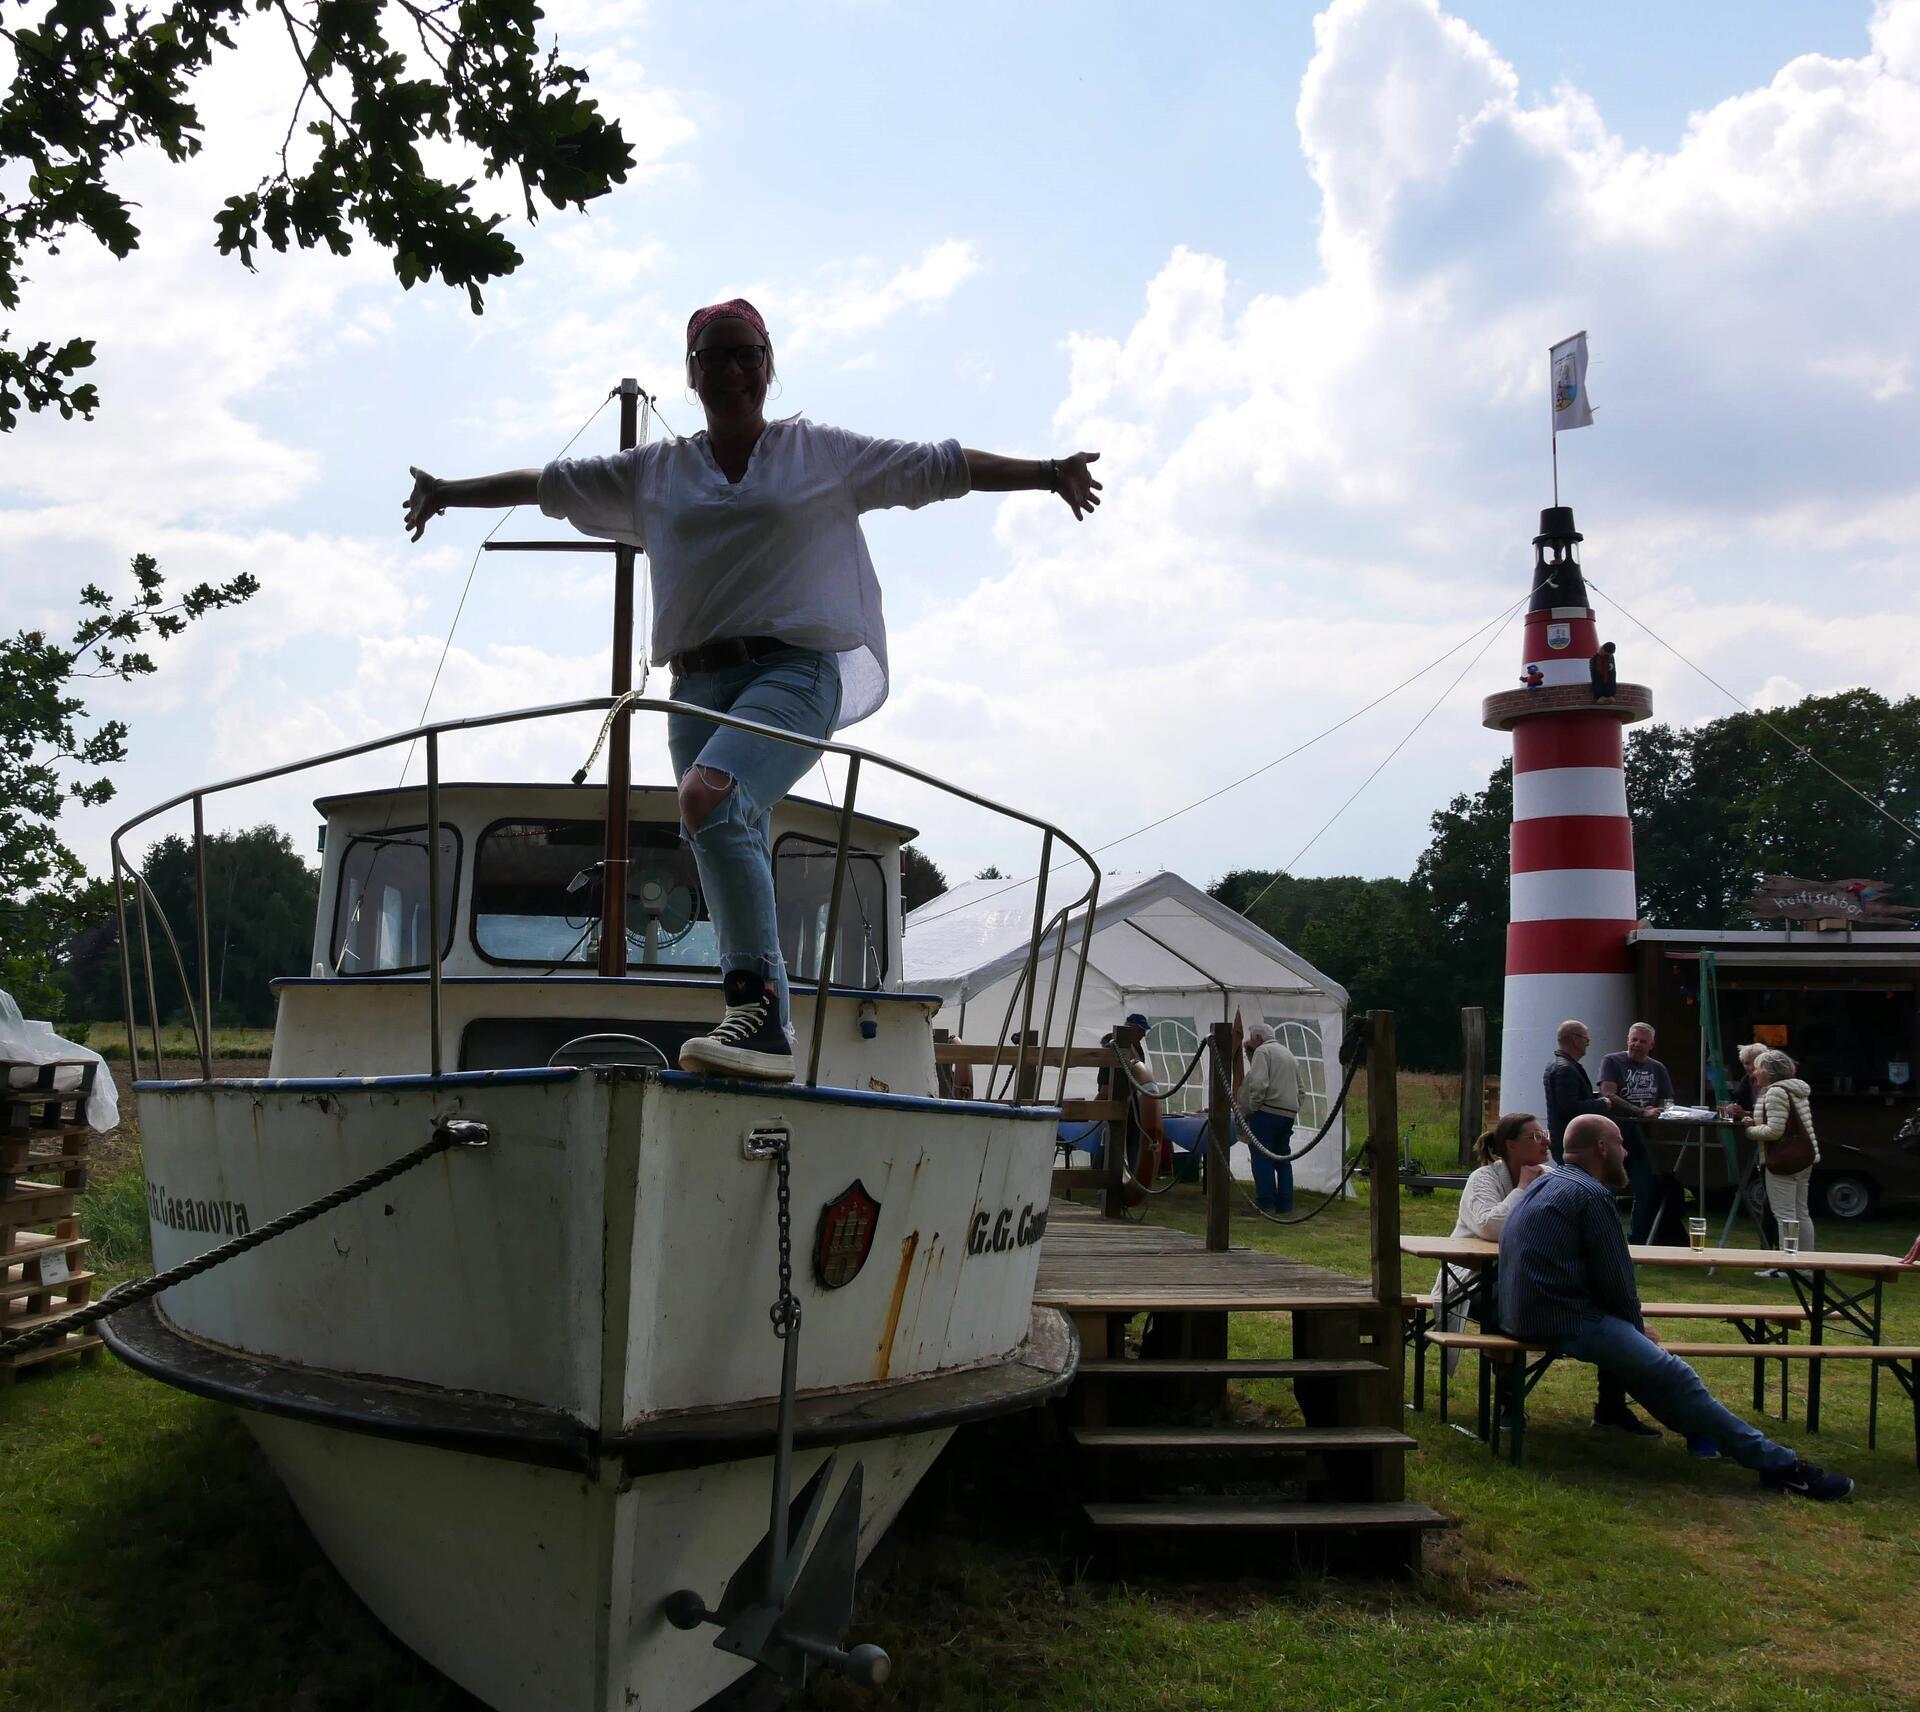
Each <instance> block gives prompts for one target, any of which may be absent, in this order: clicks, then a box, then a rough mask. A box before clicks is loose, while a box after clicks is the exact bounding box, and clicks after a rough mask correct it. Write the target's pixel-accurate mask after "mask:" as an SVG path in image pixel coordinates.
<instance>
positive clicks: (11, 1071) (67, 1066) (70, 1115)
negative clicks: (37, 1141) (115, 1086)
mask: <svg viewBox="0 0 1920 1712" xmlns="http://www.w3.org/2000/svg"><path fill="white" fill-rule="evenodd" d="M63 1070H77V1071H79V1073H80V1080H79V1085H78V1086H77V1087H73V1088H65V1089H57V1088H55V1086H54V1084H55V1082H56V1081H58V1080H59V1079H60V1073H61V1072H62V1071H63ZM99 1070H100V1065H99V1062H98V1061H97V1060H96V1059H92V1058H88V1059H77V1058H71V1059H60V1060H58V1061H56V1062H54V1063H52V1064H21V1063H19V1062H17V1061H15V1060H12V1059H4V1058H0V1134H18V1133H20V1132H21V1131H30V1130H59V1129H85V1128H86V1124H87V1096H88V1095H89V1094H91V1093H92V1092H93V1079H94V1077H95V1076H96V1075H97V1074H98V1073H99ZM16 1083H18V1084H21V1085H20V1086H16V1085H15V1084H16Z"/></svg>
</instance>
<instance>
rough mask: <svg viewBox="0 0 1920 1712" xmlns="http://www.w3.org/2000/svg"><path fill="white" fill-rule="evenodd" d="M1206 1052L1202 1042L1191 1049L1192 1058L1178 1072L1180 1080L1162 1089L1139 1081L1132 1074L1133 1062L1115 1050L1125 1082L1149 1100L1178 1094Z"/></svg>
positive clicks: (1147, 1082)
mask: <svg viewBox="0 0 1920 1712" xmlns="http://www.w3.org/2000/svg"><path fill="white" fill-rule="evenodd" d="M1206 1050H1207V1043H1206V1042H1205V1041H1204V1040H1203V1041H1201V1042H1200V1044H1199V1045H1198V1046H1196V1047H1195V1048H1194V1049H1193V1056H1192V1057H1191V1058H1190V1059H1188V1060H1187V1067H1186V1069H1184V1070H1183V1071H1181V1072H1180V1080H1179V1081H1177V1082H1172V1083H1169V1084H1168V1085H1167V1086H1166V1087H1164V1088H1163V1087H1162V1086H1161V1085H1160V1084H1159V1083H1158V1082H1154V1081H1146V1082H1143V1081H1141V1080H1140V1078H1139V1077H1138V1076H1136V1075H1135V1074H1134V1070H1133V1060H1132V1059H1131V1058H1129V1057H1128V1056H1127V1055H1126V1054H1125V1053H1124V1052H1119V1049H1118V1048H1117V1047H1116V1048H1115V1051H1116V1052H1117V1053H1118V1055H1119V1059H1120V1068H1121V1069H1123V1070H1124V1071H1126V1073H1127V1080H1128V1081H1129V1082H1131V1083H1132V1084H1133V1086H1134V1087H1135V1088H1136V1089H1138V1090H1139V1091H1140V1092H1141V1093H1143V1094H1145V1095H1146V1096H1147V1098H1148V1099H1150V1100H1170V1099H1172V1098H1173V1096H1174V1095H1175V1094H1177V1093H1179V1092H1180V1090H1181V1089H1182V1088H1184V1087H1185V1086H1186V1085H1187V1081H1188V1078H1190V1077H1191V1076H1192V1075H1193V1073H1194V1071H1195V1070H1197V1069H1198V1068H1199V1067H1200V1060H1201V1058H1202V1057H1203V1056H1205V1054H1206Z"/></svg>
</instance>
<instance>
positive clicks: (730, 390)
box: [406, 297, 1100, 1081]
mask: <svg viewBox="0 0 1920 1712" xmlns="http://www.w3.org/2000/svg"><path fill="white" fill-rule="evenodd" d="M773 372H774V369H773V341H772V339H771V338H770V337H769V335H768V333H767V324H766V322H765V321H764V320H763V319H762V318H761V315H760V312H759V310H757V309H755V308H754V307H753V305H752V304H751V303H748V302H747V301H746V300H745V299H744V298H739V297H736V298H733V299H731V300H729V301H728V302H725V303H716V304H712V305H709V306H708V307H707V308H705V309H699V310H696V311H695V312H694V314H693V316H692V318H691V319H690V320H689V321H688V322H687V381H688V384H689V385H691V386H692V387H693V389H694V391H695V392H696V393H697V394H698V395H699V399H700V404H701V407H702V409H703V410H704V411H705V412H706V418H707V426H706V429H705V431H704V432H703V433H698V434H693V435H689V436H687V437H686V438H684V439H672V440H661V441H656V442H654V443H653V444H651V445H647V446H638V447H635V448H634V449H633V450H631V451H626V452H617V453H615V454H614V455H613V456H611V457H605V458H562V459H558V460H556V461H555V462H553V463H551V464H548V465H547V466H546V467H545V468H544V469H523V470H509V471H505V472H503V473H501V474H498V475H491V476H478V477H475V478H473V479H472V480H468V481H441V480H439V479H437V478H436V477H434V476H430V475H428V474H427V473H426V472H425V471H424V470H420V469H414V470H412V471H410V473H411V474H412V476H413V478H414V481H413V492H412V493H411V494H410V495H409V496H408V499H407V501H406V527H407V528H408V529H409V530H411V531H412V533H413V539H414V540H416V541H417V540H419V539H420V536H421V533H422V532H423V531H424V530H425V528H426V526H427V522H428V520H429V519H430V518H432V517H435V516H437V515H438V514H439V513H441V512H443V511H445V510H446V509H447V508H448V507H449V506H455V505H457V506H476V507H482V508H492V507H498V506H507V505H529V504H533V503H536V502H537V503H538V504H539V506H540V509H541V510H542V511H544V512H545V513H546V514H547V515H548V516H549V517H557V518H561V519H564V520H565V521H566V522H568V523H571V524H572V525H573V526H574V527H575V528H576V529H578V530H580V531H581V532H582V533H583V534H587V535H594V536H598V537H601V538H603V539H606V540H614V541H624V542H626V543H627V544H628V545H630V546H633V547H636V548H639V549H641V550H642V551H644V552H645V553H646V554H647V557H648V560H649V562H650V565H651V571H652V576H653V591H654V619H653V638H652V654H651V658H652V660H653V663H654V664H655V665H663V664H664V665H666V666H668V667H669V668H670V670H671V671H672V674H673V681H672V686H671V689H670V692H669V693H670V695H671V696H672V699H673V700H675V701H681V702H690V703H692V704H694V705H695V706H698V707H709V708H713V709H714V710H715V711H717V712H720V713H731V714H733V715H735V716H736V717H738V718H741V719H751V720H754V721H756V722H757V723H759V724H763V725H774V726H779V727H781V728H782V729H784V730H788V731H793V732H797V733H800V734H803V735H805V736H808V737H822V738H823V737H829V736H831V735H832V734H833V733H834V732H835V731H836V730H840V729H842V728H844V727H845V726H848V725H852V724H853V723H854V722H855V721H857V720H861V719H865V718H866V717H867V715H868V714H870V713H872V712H874V711H875V709H877V708H878V707H879V706H880V704H881V703H882V702H883V701H885V700H886V696H887V637H886V625H885V622H884V621H883V619H882V617H881V609H880V585H879V583H878V581H877V579H876V578H875V576H874V570H873V560H872V558H871V557H870V555H869V554H868V552H867V543H866V538H865V536H864V535H862V533H861V530H860V513H861V512H863V511H875V510H879V509H881V508H883V507H886V506H892V505H904V506H909V507H918V506H922V505H926V504H929V503H930V502H932V501H933V500H937V499H958V498H960V497H961V496H962V495H963V494H966V493H969V492H976V491H977V492H981V493H1009V492H1013V491H1016V490H1019V489H1040V490H1043V491H1047V492H1051V493H1056V494H1058V495H1059V496H1060V498H1061V499H1063V500H1064V501H1065V502H1066V503H1067V504H1068V505H1069V506H1070V507H1072V509H1073V514H1074V516H1075V518H1084V517H1085V516H1086V515H1087V514H1088V513H1089V512H1091V511H1092V510H1093V509H1094V508H1095V507H1096V506H1098V505H1099V503H1100V497H1099V488H1100V483H1099V482H1097V481H1095V480H1094V479H1093V476H1092V473H1091V472H1090V470H1089V469H1088V465H1090V464H1091V463H1092V462H1093V460H1094V459H1095V458H1097V457H1098V456H1099V453H1097V452H1076V453H1075V454H1074V455H1073V456H1072V457H1070V458H1060V459H1052V458H1047V459H1031V458H1004V457H999V456H996V455H995V454H993V453H991V452H975V451H970V450H967V449H966V448H964V447H962V446H961V445H960V443H959V441H957V440H945V441H942V442H940V443H938V444H928V445H918V444H913V443H911V442H907V441H901V440H870V439H867V438H866V437H865V436H863V435H859V434H854V433H850V432H848V431H847V430H846V429H843V428H830V427H827V426H825V425H823V424H818V423H813V422H809V421H807V420H806V418H805V417H802V416H789V417H785V418H783V419H781V420H778V421H774V422H769V421H768V420H767V418H766V415H765V406H766V400H767V384H768V382H769V381H771V380H772V379H773ZM667 748H668V751H669V753H670V754H671V756H672V758H673V770H674V776H675V777H676V778H677V779H678V780H679V782H680V820H681V824H682V826H683V827H684V828H685V829H686V834H687V838H688V841H689V842H690V843H691V844H692V846H693V855H694V862H695V864H696V866H697V867H698V869H699V872H700V885H701V889H702V890H703V891H704V892H705V893H706V896H707V908H708V911H709V913H710V914H711V915H712V918H713V925H714V932H715V935H716V937H717V939H718V941H719V947H720V950H719V956H720V972H721V985H722V988H723V990H724V993H725V997H726V1015H725V1017H724V1018H723V1020H722V1021H721V1022H720V1023H719V1024H718V1026H716V1027H715V1028H714V1029H713V1031H712V1032H711V1033H710V1034H706V1035H700V1036H696V1037H695V1038H693V1039H691V1040H689V1041H687V1042H686V1044H685V1045H683V1046H682V1047H681V1048H680V1063H681V1067H682V1068H683V1069H687V1070H701V1071H714V1072H718V1073H721V1074H724V1075H734V1076H752V1077H758V1078H763V1079H765V1080H768V1081H787V1080H789V1079H791V1077H792V1076H793V1035H792V1028H791V1013H790V1010H789V1006H788V998H787V971H786V963H785V960H784V959H783V958H782V956H781V953H780V936H779V928H778V924H777V921H776V918H775V915H774V894H773V859H772V849H771V821H772V810H773V805H774V804H775V803H776V802H778V801H779V800H780V799H781V798H782V797H784V796H785V795H786V794H787V792H788V791H790V790H791V789H792V788H793V787H794V785H795V784H797V783H798V782H799V780H800V779H801V778H802V776H804V774H805V773H806V772H807V769H808V768H809V767H811V766H812V765H813V758H814V752H813V751H812V750H810V749H806V748H802V747H800V746H799V745H797V744H791V743H782V742H779V741H777V740H775V739H772V738H765V737H758V736H755V735H754V734H753V733H751V732H746V731H736V730H730V729H727V728H724V727H718V726H715V725H712V724H711V723H709V722H707V721H705V720H701V719H695V718H693V717H692V716H690V715H686V714H674V715H671V716H670V717H669V719H668V723H667Z"/></svg>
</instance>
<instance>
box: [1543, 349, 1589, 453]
mask: <svg viewBox="0 0 1920 1712" xmlns="http://www.w3.org/2000/svg"><path fill="white" fill-rule="evenodd" d="M1547 370H1548V373H1549V375H1550V377H1551V380H1552V392H1553V431H1554V433H1556V434H1558V433H1559V432H1560V431H1561V430H1562V429H1563V428H1591V427H1592V426H1593V401H1592V400H1591V399H1590V398H1588V397H1587V336H1586V334H1585V333H1576V334H1574V336H1573V337H1572V338H1571V339H1562V340H1561V341H1560V343H1559V344H1557V345H1555V346H1554V347H1553V351H1552V354H1551V355H1550V356H1549V357H1548V359H1547Z"/></svg>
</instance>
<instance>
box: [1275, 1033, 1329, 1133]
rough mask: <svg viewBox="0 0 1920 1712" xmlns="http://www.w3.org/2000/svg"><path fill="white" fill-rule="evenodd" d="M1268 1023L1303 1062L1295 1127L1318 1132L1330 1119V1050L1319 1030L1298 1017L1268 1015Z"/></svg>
mask: <svg viewBox="0 0 1920 1712" xmlns="http://www.w3.org/2000/svg"><path fill="white" fill-rule="evenodd" d="M1267 1027H1269V1028H1270V1029H1272V1030H1273V1038H1274V1039H1275V1040H1277V1041H1279V1042H1280V1044H1281V1045H1282V1046H1284V1047H1285V1048H1286V1049H1287V1050H1288V1051H1289V1052H1291V1053H1292V1054H1293V1058H1294V1062H1295V1063H1296V1064H1298V1065H1299V1066H1300V1115H1299V1116H1298V1117H1297V1118H1295V1119H1294V1127H1295V1128H1296V1129H1302V1130H1306V1131H1308V1132H1310V1133H1317V1132H1318V1130H1319V1128H1320V1126H1321V1125H1322V1124H1323V1123H1325V1122H1326V1121H1327V1052H1326V1047H1325V1045H1324V1044H1323V1043H1322V1041H1321V1039H1320V1030H1319V1028H1318V1027H1317V1026H1316V1025H1315V1024H1313V1023H1310V1022H1302V1021H1300V1019H1299V1018H1298V1017H1268V1018H1267Z"/></svg>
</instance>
